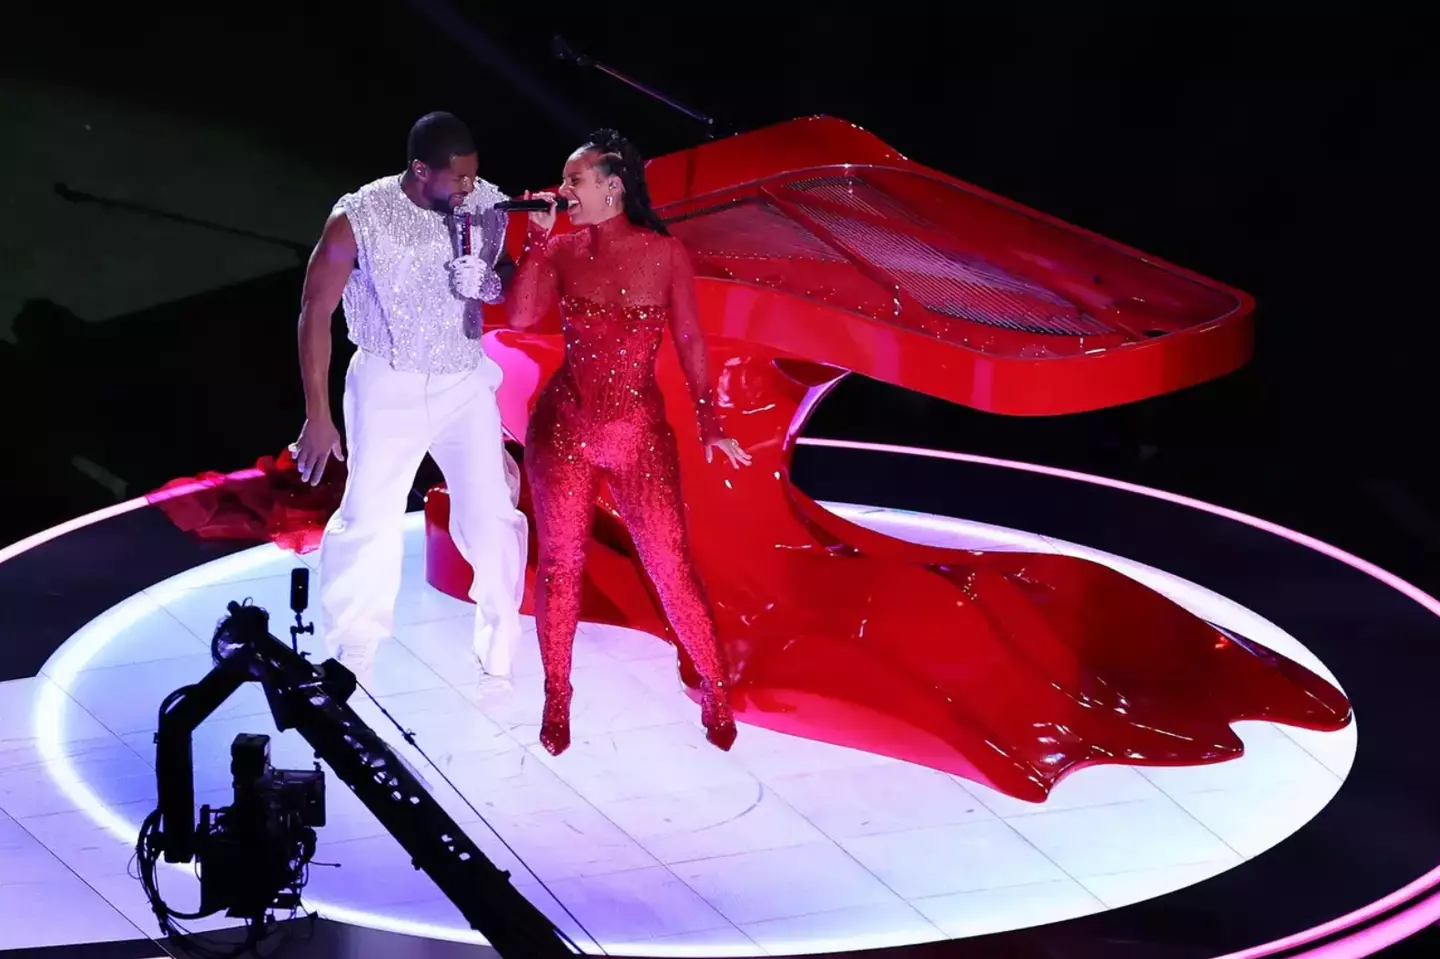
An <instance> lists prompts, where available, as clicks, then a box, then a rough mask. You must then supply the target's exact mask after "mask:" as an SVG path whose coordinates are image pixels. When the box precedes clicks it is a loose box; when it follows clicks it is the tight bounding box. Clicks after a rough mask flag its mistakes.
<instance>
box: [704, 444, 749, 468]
mask: <svg viewBox="0 0 1440 959" xmlns="http://www.w3.org/2000/svg"><path fill="white" fill-rule="evenodd" d="M716 450H719V451H720V452H722V453H724V454H725V455H726V456H728V457H729V458H730V465H731V466H733V467H735V468H736V469H737V470H738V469H739V468H740V467H742V466H749V465H750V454H749V453H747V452H745V450H744V448H743V447H742V446H741V445H740V441H739V440H732V439H730V438H729V437H728V436H720V437H716V438H715V439H713V440H711V441H710V442H709V443H706V444H705V462H707V463H713V462H714V461H715V451H716Z"/></svg>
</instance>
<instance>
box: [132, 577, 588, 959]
mask: <svg viewBox="0 0 1440 959" xmlns="http://www.w3.org/2000/svg"><path fill="white" fill-rule="evenodd" d="M228 612H229V615H227V616H226V617H225V618H224V619H223V620H222V621H221V622H220V624H219V626H218V627H217V628H216V630H215V636H214V638H213V640H212V642H211V653H212V656H213V657H214V660H215V668H214V669H212V670H211V671H210V673H209V674H207V675H206V676H205V677H204V678H203V679H201V680H200V681H199V682H198V683H195V684H194V685H191V686H185V687H182V688H181V689H178V690H176V691H175V692H174V693H171V694H170V696H169V697H167V698H166V700H165V703H164V704H163V705H162V707H161V712H160V719H159V731H158V733H157V734H156V737H155V741H156V762H155V767H156V778H157V786H158V791H159V810H158V811H159V813H160V826H159V833H160V837H159V841H160V845H161V848H162V849H163V850H164V855H165V859H166V861H167V862H189V861H191V860H192V859H194V858H196V857H197V856H198V858H200V859H201V861H202V866H203V861H204V848H203V847H204V843H203V841H202V842H197V841H196V828H195V821H194V803H195V798H194V792H195V790H194V779H193V767H192V757H191V735H192V734H193V733H194V730H195V729H196V727H198V726H199V725H200V723H202V722H203V721H204V720H205V718H206V717H207V716H209V715H210V714H212V713H213V712H214V711H215V710H216V709H218V708H219V707H220V706H221V705H222V704H223V703H224V702H225V700H226V699H228V698H229V697H230V696H231V695H233V694H234V693H235V692H236V691H237V690H239V689H240V687H241V686H243V685H245V683H247V682H251V681H255V682H259V683H260V684H261V686H262V688H263V689H264V690H265V696H266V699H267V700H268V701H269V704H270V710H271V713H272V714H273V716H274V719H275V726H276V728H277V729H280V730H282V731H283V730H286V729H294V730H295V731H296V732H298V733H299V734H300V735H301V736H303V737H304V738H305V740H306V741H307V742H308V743H310V745H311V746H312V747H313V748H314V750H315V753H316V755H317V756H319V757H320V758H321V759H322V760H324V761H325V762H326V763H327V764H329V766H330V768H331V770H332V771H333V772H334V773H335V775H337V776H339V777H340V779H341V780H342V781H343V782H344V783H345V784H346V785H347V786H349V787H350V789H351V790H352V791H353V792H354V793H355V795H356V796H357V797H358V798H359V799H360V801H361V802H362V803H364V804H365V806H366V808H368V809H369V810H370V811H371V812H372V813H373V814H374V815H375V818H376V819H378V820H379V821H380V823H381V825H383V826H384V827H385V828H386V830H387V831H388V832H389V833H390V834H391V835H392V836H394V837H395V839H396V840H397V841H399V843H400V845H401V846H402V847H404V849H405V851H406V852H408V853H409V854H410V856H411V859H412V862H413V864H414V866H415V868H417V869H421V870H424V872H425V873H426V875H428V876H429V877H430V878H431V880H433V881H434V883H435V885H436V886H438V887H439V889H440V891H441V892H442V893H444V894H445V897H446V898H448V899H449V900H450V901H451V902H452V903H454V904H455V906H456V908H458V909H459V910H460V913H461V914H462V915H463V916H464V917H465V919H466V920H467V921H468V922H469V923H470V925H471V927H472V928H474V929H475V930H476V931H478V932H479V933H480V934H481V935H483V936H484V937H485V938H486V939H487V940H488V941H489V942H490V944H491V945H492V946H494V947H495V949H496V950H497V951H498V952H499V953H500V954H501V955H502V956H506V957H509V959H521V957H525V959H552V957H554V959H558V957H561V956H564V957H569V956H573V955H575V953H576V952H578V949H575V948H573V947H572V946H571V945H569V944H568V943H567V941H566V938H565V937H564V936H563V934H562V933H561V932H560V931H559V930H558V929H557V928H556V927H555V925H554V924H553V923H551V922H550V920H549V919H547V918H546V917H545V916H544V915H543V914H542V913H541V912H540V911H539V910H538V909H536V908H535V907H534V906H533V905H531V903H530V902H529V900H527V899H526V898H525V897H524V896H522V895H521V894H520V893H519V891H517V890H516V889H515V887H514V886H513V885H511V883H510V875H509V873H507V872H504V871H502V870H500V869H498V868H496V866H495V864H494V863H492V862H491V861H490V860H489V859H488V858H487V857H486V856H485V854H484V853H482V852H481V851H480V848H479V847H478V846H477V845H476V844H475V843H474V841H472V840H471V839H470V838H469V837H468V836H467V835H466V834H465V832H464V831H463V830H462V829H461V828H460V827H459V826H458V825H457V824H456V823H455V821H454V820H453V819H452V818H451V817H450V815H449V814H448V813H446V812H445V810H444V809H443V808H442V807H441V806H440V804H439V803H437V802H436V801H435V799H434V798H433V797H431V795H430V794H429V792H427V791H426V789H425V787H424V786H423V785H422V783H421V782H420V780H419V779H418V778H417V777H416V776H415V774H414V773H412V772H411V771H410V770H409V768H408V767H407V766H406V764H405V763H404V761H403V760H401V758H400V757H399V756H398V755H396V753H395V752H394V750H393V749H392V748H391V747H390V745H389V744H388V743H386V742H385V740H384V739H383V738H381V737H380V736H379V735H378V734H377V733H376V732H375V731H374V730H373V729H371V728H370V727H369V726H368V725H367V724H366V723H365V722H364V721H363V720H361V719H360V717H359V716H358V715H357V714H356V713H355V711H354V710H352V709H351V708H350V706H349V705H348V704H347V701H348V699H349V698H350V695H351V694H352V693H353V692H354V691H355V677H354V675H353V674H351V673H350V671H349V670H347V669H345V667H344V666H342V665H341V664H340V663H338V662H336V661H335V660H333V659H332V660H327V661H326V662H324V663H322V664H321V665H319V666H315V665H313V664H312V663H310V662H309V661H308V660H307V659H305V658H304V657H303V656H301V655H300V654H299V653H297V652H295V651H294V650H293V649H291V647H290V646H288V645H287V644H285V643H282V642H281V641H280V640H278V639H276V638H275V637H274V636H273V635H271V634H270V630H269V621H270V616H269V613H267V612H266V611H265V610H264V609H262V608H260V607H257V606H249V605H240V604H238V603H233V602H232V603H230V604H229V608H228ZM280 772H283V771H280ZM237 785H238V782H237ZM237 792H238V790H237ZM316 824H317V825H318V824H319V823H316ZM201 879H202V900H203V899H204V898H205V897H204V891H203V885H204V872H203V871H202V876H201ZM277 892H278V890H277ZM221 908H223V906H222V907H221Z"/></svg>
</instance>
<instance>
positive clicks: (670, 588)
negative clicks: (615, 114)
mask: <svg viewBox="0 0 1440 959" xmlns="http://www.w3.org/2000/svg"><path fill="white" fill-rule="evenodd" d="M559 195H560V196H562V197H564V198H565V200H566V201H567V202H568V204H569V206H568V210H569V216H570V222H571V223H573V224H575V225H576V226H577V227H580V229H577V230H574V231H573V232H570V233H567V234H564V235H562V236H559V237H555V238H554V239H551V237H550V231H551V230H552V229H553V227H554V225H555V208H554V205H553V202H552V205H551V208H550V210H549V211H547V212H544V213H533V214H531V216H530V225H529V230H528V233H527V237H526V242H525V251H524V253H523V255H522V256H521V258H520V263H519V265H518V268H517V270H516V275H515V280H514V283H513V285H512V288H511V291H510V292H509V294H508V295H507V302H508V303H509V309H510V319H511V322H512V324H513V325H514V326H516V327H518V328H522V329H523V328H525V327H528V326H532V325H534V324H535V323H536V322H538V321H539V320H540V319H541V318H542V317H544V315H545V314H546V313H547V312H548V311H549V310H550V308H551V307H552V306H553V305H554V304H555V302H556V301H557V299H558V301H559V304H560V311H561V317H562V323H563V333H564V338H565V360H564V363H563V364H562V365H561V367H560V369H559V370H558V371H557V372H556V373H555V375H554V377H552V378H551V380H550V382H549V383H548V384H547V385H546V387H545V389H544V390H543V391H542V392H541V394H540V397H539V399H538V400H537V402H536V405H535V411H534V414H533V415H532V416H531V418H530V426H529V429H528V431H527V435H526V439H525V470H526V474H527V475H528V476H529V478H530V486H531V493H532V498H533V502H534V506H535V527H536V532H537V534H538V538H539V552H540V565H539V575H538V576H537V577H536V584H537V591H536V602H535V616H536V620H537V621H538V626H539V632H540V655H541V658H542V660H543V661H544V665H545V715H544V719H543V721H542V726H541V729H540V741H541V742H542V743H544V744H545V748H546V749H547V750H549V751H550V753H551V754H552V755H556V756H558V755H559V754H560V753H562V752H564V751H565V749H566V748H567V747H568V746H569V745H570V698H571V687H570V654H571V649H572V647H573V645H574V642H575V627H576V625H577V623H578V620H579V614H580V585H581V571H582V567H583V565H584V561H585V544H586V542H587V541H588V539H589V536H590V524H591V520H592V516H593V511H594V508H595V497H596V493H597V492H598V487H599V483H600V479H601V477H602V476H603V477H604V478H605V479H606V480H608V481H609V485H610V490H611V492H612V493H613V494H614V497H615V502H616V505H617V506H618V507H619V509H620V512H621V515H622V516H623V517H624V520H625V523H626V526H627V528H628V529H629V531H630V535H631V538H632V539H633V540H634V542H635V547H636V549H637V550H638V551H639V553H640V560H641V562H642V563H643V564H644V566H645V571H646V573H647V574H649V577H650V580H651V582H652V583H654V585H655V590H656V592H657V593H658V594H659V597H660V603H661V606H662V607H663V609H664V611H665V615H666V617H667V618H668V619H669V621H670V625H671V626H672V627H673V628H674V630H675V634H676V635H677V636H678V637H679V640H680V643H681V644H682V645H683V646H684V647H685V650H686V652H687V653H689V655H690V658H691V659H692V660H693V661H694V663H695V666H696V669H697V670H698V672H699V674H700V677H701V694H702V703H703V705H702V710H701V720H702V722H703V723H704V725H705V730H706V733H705V735H706V738H707V739H708V740H710V742H712V743H714V744H715V745H716V746H718V747H720V748H721V749H724V750H728V749H729V748H730V747H731V745H733V744H734V742H735V718H734V715H733V714H732V712H731V708H730V695H729V688H728V685H727V683H726V663H725V661H724V656H723V654H722V652H721V650H720V644H719V641H718V639H717V637H716V631H715V620H714V617H713V615H712V613H711V610H710V605H709V601H708V600H707V599H706V596H705V592H704V588H703V587H702V586H701V584H700V580H699V578H698V577H697V576H696V573H695V567H694V563H693V561H692V559H691V556H690V548H689V544H688V541H687V538H686V531H685V517H684V507H683V505H682V500H681V494H680V471H679V460H678V456H677V454H676V446H675V435H674V432H673V431H672V430H671V429H670V426H669V424H668V423H667V422H666V420H665V408H664V404H663V402H662V400H661V397H660V389H659V386H658V385H657V383H656V380H655V359H656V355H657V352H658V351H659V348H660V341H661V338H662V337H663V335H664V333H665V327H666V326H667V325H668V326H669V327H670V329H671V331H672V333H673V335H674V338H675V345H676V347H677V352H678V353H679V356H680V363H681V366H682V367H683V369H684V372H685V378H686V380H687V381H688V382H689V385H690V391H691V393H692V395H693V396H694V398H695V405H696V411H697V414H698V416H699V421H700V437H701V440H702V442H704V444H705V456H706V459H707V461H708V460H711V459H713V457H714V453H715V451H716V450H719V451H720V452H721V453H723V454H724V455H725V456H726V457H728V459H729V461H730V463H731V464H732V465H733V466H736V467H739V466H744V465H748V464H749V462H750V457H749V455H747V454H746V453H745V451H744V450H742V449H741V448H740V444H739V443H737V442H736V441H735V440H732V439H727V438H726V437H725V436H724V434H723V433H722V432H721V430H720V426H719V423H718V421H717V419H716V416H715V410H714V408H713V405H712V404H711V400H710V389H709V383H708V376H707V373H706V368H705V367H706V363H705V343H704V340H703V338H702V335H701V331H700V322H699V317H698V315H697V306H696V297H695V273H694V269H693V267H692V266H691V263H690V257H689V255H688V254H687V253H686V251H685V248H684V247H683V246H682V245H681V244H680V241H679V240H676V239H675V238H673V237H671V236H670V235H669V232H668V231H667V230H666V229H665V225H664V224H663V223H661V222H660V219H659V217H657V216H656V215H655V211H654V210H652V209H651V207H650V195H649V191H648V189H647V188H646V185H645V167H644V161H643V160H642V159H641V157H640V155H639V154H638V153H637V152H636V150H635V148H634V146H632V145H631V144H630V142H629V141H628V140H626V139H625V138H623V137H621V136H620V135H619V134H618V133H616V132H615V131H613V130H601V131H600V132H598V133H596V134H595V135H593V136H592V137H591V138H590V142H589V143H587V144H585V145H584V146H583V147H581V148H580V149H578V150H576V151H575V152H574V153H573V154H572V155H571V156H570V159H569V161H567V162H566V164H565V171H564V174H563V176H562V178H561V186H560V193H559ZM526 196H527V197H531V196H534V197H537V198H542V199H547V200H551V201H553V200H554V199H555V195H554V194H550V193H537V194H529V193H527V194H526Z"/></svg>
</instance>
